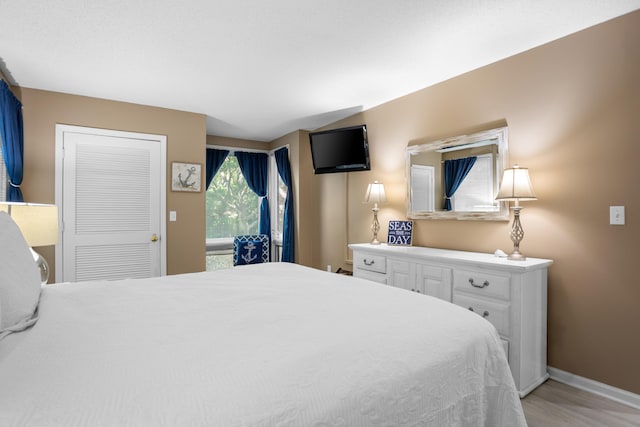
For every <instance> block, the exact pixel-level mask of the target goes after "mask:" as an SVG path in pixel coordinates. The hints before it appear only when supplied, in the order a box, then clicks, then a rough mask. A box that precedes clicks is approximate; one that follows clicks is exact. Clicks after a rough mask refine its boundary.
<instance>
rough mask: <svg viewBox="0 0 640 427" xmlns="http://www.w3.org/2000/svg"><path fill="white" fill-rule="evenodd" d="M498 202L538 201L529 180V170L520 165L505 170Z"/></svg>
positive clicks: (497, 198) (497, 197)
mask: <svg viewBox="0 0 640 427" xmlns="http://www.w3.org/2000/svg"><path fill="white" fill-rule="evenodd" d="M496 200H537V197H536V194H535V193H534V192H533V187H532V186H531V180H530V179H529V169H527V168H521V167H519V166H518V165H513V167H512V168H509V169H505V171H504V175H503V176H502V184H500V191H498V195H497V196H496Z"/></svg>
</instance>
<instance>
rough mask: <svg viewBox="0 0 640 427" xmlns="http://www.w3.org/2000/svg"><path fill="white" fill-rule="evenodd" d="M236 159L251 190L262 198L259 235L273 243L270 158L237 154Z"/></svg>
mask: <svg viewBox="0 0 640 427" xmlns="http://www.w3.org/2000/svg"><path fill="white" fill-rule="evenodd" d="M236 159H238V165H239V166H240V170H241V171H242V175H243V176H244V179H245V180H246V181H247V185H248V186H249V188H250V189H251V190H252V191H253V192H254V193H256V194H257V195H258V197H260V199H261V200H260V225H259V227H258V230H259V231H258V233H259V234H266V235H267V236H269V241H271V220H270V217H269V200H267V188H269V156H268V155H267V154H265V153H247V152H244V151H237V152H236Z"/></svg>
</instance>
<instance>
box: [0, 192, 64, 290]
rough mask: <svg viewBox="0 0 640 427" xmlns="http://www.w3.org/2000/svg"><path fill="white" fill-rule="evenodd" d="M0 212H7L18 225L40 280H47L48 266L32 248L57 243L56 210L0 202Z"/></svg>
mask: <svg viewBox="0 0 640 427" xmlns="http://www.w3.org/2000/svg"><path fill="white" fill-rule="evenodd" d="M0 211H4V212H7V213H8V214H9V215H10V216H11V218H12V219H13V221H14V222H15V223H16V224H17V225H18V228H20V231H21V232H22V235H23V236H24V239H25V240H26V241H27V244H28V245H29V246H30V247H31V253H32V254H33V259H34V261H35V262H36V264H37V265H38V269H39V270H40V280H41V282H42V284H46V283H47V282H48V280H49V264H48V263H47V260H46V259H44V257H43V256H42V255H40V254H39V253H37V252H36V251H34V250H33V247H34V246H49V245H55V244H56V243H57V242H58V208H57V206H55V205H46V204H39V203H23V202H0Z"/></svg>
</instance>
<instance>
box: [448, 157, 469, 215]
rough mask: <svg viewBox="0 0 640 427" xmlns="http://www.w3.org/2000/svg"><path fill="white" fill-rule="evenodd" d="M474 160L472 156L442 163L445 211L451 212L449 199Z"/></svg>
mask: <svg viewBox="0 0 640 427" xmlns="http://www.w3.org/2000/svg"><path fill="white" fill-rule="evenodd" d="M476 159H477V157H475V156H474V157H465V158H462V159H454V160H445V161H444V191H445V194H444V195H445V200H444V210H445V211H450V210H451V198H452V197H453V195H454V194H455V192H456V190H458V187H460V184H462V181H464V179H465V178H466V176H467V174H468V173H469V171H470V170H471V168H472V167H473V165H474V164H475V163H476Z"/></svg>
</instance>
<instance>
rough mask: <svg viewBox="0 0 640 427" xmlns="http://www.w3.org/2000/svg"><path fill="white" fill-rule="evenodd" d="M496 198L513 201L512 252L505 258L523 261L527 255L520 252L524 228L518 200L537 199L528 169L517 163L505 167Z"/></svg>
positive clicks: (510, 234)
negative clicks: (507, 167)
mask: <svg viewBox="0 0 640 427" xmlns="http://www.w3.org/2000/svg"><path fill="white" fill-rule="evenodd" d="M496 200H506V201H510V200H513V201H515V206H513V207H512V209H513V226H512V227H511V232H510V233H509V236H510V237H511V241H513V253H511V255H509V256H508V257H507V259H511V260H515V261H524V260H526V259H527V257H525V256H524V255H523V254H521V253H520V242H521V241H522V238H523V237H524V230H523V229H522V225H521V224H520V210H521V209H522V207H521V206H520V201H523V200H537V197H536V195H535V193H534V192H533V188H532V187H531V180H530V179H529V169H527V168H521V167H519V166H518V165H513V168H509V169H505V171H504V175H503V176H502V183H501V184H500V190H499V191H498V195H497V196H496Z"/></svg>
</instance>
